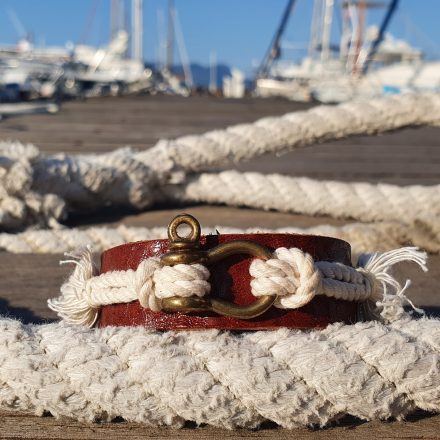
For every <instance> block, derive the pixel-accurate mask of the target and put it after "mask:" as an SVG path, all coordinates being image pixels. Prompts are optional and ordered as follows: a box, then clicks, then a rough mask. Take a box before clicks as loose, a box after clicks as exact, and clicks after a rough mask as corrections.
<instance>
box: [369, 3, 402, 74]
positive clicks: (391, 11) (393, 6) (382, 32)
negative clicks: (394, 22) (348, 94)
mask: <svg viewBox="0 0 440 440" xmlns="http://www.w3.org/2000/svg"><path fill="white" fill-rule="evenodd" d="M398 4H399V0H392V1H391V3H390V6H389V7H388V11H387V13H386V15H385V17H384V19H383V22H382V24H381V26H380V28H379V33H378V34H377V38H376V39H375V40H374V41H373V43H372V45H371V47H370V50H369V51H368V53H367V55H366V58H365V63H364V65H363V67H362V73H363V74H365V73H367V71H368V68H369V67H370V63H371V61H372V59H373V58H374V55H376V52H377V49H378V48H379V45H380V43H382V40H383V38H384V36H385V31H386V30H387V28H388V25H389V24H390V21H391V18H392V17H393V15H394V13H395V12H396V9H397V5H398Z"/></svg>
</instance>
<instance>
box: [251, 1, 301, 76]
mask: <svg viewBox="0 0 440 440" xmlns="http://www.w3.org/2000/svg"><path fill="white" fill-rule="evenodd" d="M295 1H296V0H289V1H288V3H287V6H286V9H285V10H284V13H283V17H282V19H281V23H280V25H279V26H278V29H277V31H276V32H275V35H274V37H273V38H272V41H271V43H270V46H269V49H268V50H267V52H266V54H265V56H264V58H263V61H262V62H261V64H260V67H259V68H258V71H257V75H256V76H257V78H262V77H265V76H267V74H268V73H269V69H270V67H271V65H272V63H273V61H274V60H276V59H277V58H278V57H279V55H280V40H281V37H282V36H283V33H284V31H285V29H286V26H287V22H288V20H289V17H290V15H291V14H292V11H293V7H294V6H295Z"/></svg>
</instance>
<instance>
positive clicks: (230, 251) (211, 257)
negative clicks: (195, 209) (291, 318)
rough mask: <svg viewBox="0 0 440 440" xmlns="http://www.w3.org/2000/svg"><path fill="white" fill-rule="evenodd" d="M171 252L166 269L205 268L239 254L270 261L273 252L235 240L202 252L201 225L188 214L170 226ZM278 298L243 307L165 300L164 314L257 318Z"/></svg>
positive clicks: (200, 300) (165, 261)
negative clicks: (185, 228)
mask: <svg viewBox="0 0 440 440" xmlns="http://www.w3.org/2000/svg"><path fill="white" fill-rule="evenodd" d="M181 225H187V226H189V228H190V233H189V234H188V235H187V236H185V237H182V236H180V235H179V234H178V231H177V228H178V227H179V226H181ZM168 240H169V252H167V253H166V254H164V255H163V256H162V257H161V262H162V264H164V265H167V266H174V265H176V264H194V263H200V264H203V265H206V266H210V265H213V264H215V263H216V262H218V261H220V260H223V259H225V258H228V257H230V256H232V255H237V254H248V255H253V256H254V257H258V258H262V259H264V260H268V259H269V258H272V252H271V251H270V250H269V249H268V248H267V247H265V246H261V245H259V244H258V243H255V242H253V241H249V240H236V241H231V242H229V243H224V244H220V245H218V246H216V247H214V248H212V249H209V250H206V251H204V250H201V249H200V223H199V222H198V221H197V219H196V218H194V217H193V216H191V215H189V214H181V215H178V216H176V217H174V219H173V220H171V222H170V224H169V225H168ZM275 299H276V295H266V296H261V297H259V298H257V299H256V300H255V301H254V302H253V303H252V304H249V305H246V306H241V305H238V304H234V303H232V302H230V301H225V300H222V299H220V298H215V297H212V296H205V297H203V298H200V297H197V296H195V295H194V296H191V297H186V298H182V297H178V296H174V297H171V298H164V299H162V310H163V311H164V312H168V313H176V312H180V313H184V314H188V313H197V312H215V313H217V314H219V315H223V316H230V317H233V318H238V319H251V318H255V317H257V316H259V315H261V314H263V313H264V312H266V311H267V310H268V309H269V308H270V307H271V306H272V305H273V303H274V302H275Z"/></svg>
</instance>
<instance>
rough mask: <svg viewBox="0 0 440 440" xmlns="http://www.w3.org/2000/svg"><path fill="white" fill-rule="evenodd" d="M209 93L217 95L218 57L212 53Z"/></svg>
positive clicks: (210, 58)
mask: <svg viewBox="0 0 440 440" xmlns="http://www.w3.org/2000/svg"><path fill="white" fill-rule="evenodd" d="M209 92H210V93H212V94H215V93H217V55H216V53H215V51H211V53H210V56H209Z"/></svg>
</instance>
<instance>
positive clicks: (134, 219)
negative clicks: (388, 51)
mask: <svg viewBox="0 0 440 440" xmlns="http://www.w3.org/2000/svg"><path fill="white" fill-rule="evenodd" d="M304 108H307V106H305V105H299V104H295V103H291V102H288V101H282V100H268V101H263V100H239V101H232V100H218V99H214V98H202V97H201V98H194V99H189V100H188V99H186V100H185V99H180V98H173V97H135V98H127V97H126V98H114V99H101V100H99V99H97V100H90V101H87V102H72V103H68V104H66V105H65V106H64V108H63V109H62V111H61V112H60V113H59V114H57V115H32V116H25V117H21V118H13V119H9V120H5V121H2V122H1V123H0V139H17V140H21V141H23V142H33V143H35V144H36V145H37V146H39V147H40V148H41V149H42V150H43V151H46V152H52V153H53V152H61V151H65V152H102V151H109V150H111V149H114V148H117V147H119V146H123V145H132V146H134V147H136V148H144V147H149V146H151V145H154V143H155V142H156V141H157V140H158V139H159V138H163V137H169V138H170V137H176V136H180V135H183V134H191V133H201V132H204V131H206V130H210V129H214V128H222V127H225V126H227V125H231V124H236V123H239V122H248V121H253V120H255V119H257V118H259V117H263V116H268V115H276V114H282V113H285V112H288V111H295V110H298V109H304ZM439 135H440V129H436V128H423V129H405V130H401V131H397V132H395V133H390V134H385V135H382V136H379V137H356V138H352V139H348V140H344V141H338V142H332V143H327V144H322V145H315V146H311V147H308V148H305V149H303V150H300V151H296V152H294V153H289V154H287V155H285V156H283V157H281V158H274V157H271V156H268V157H263V158H258V159H255V160H252V161H250V162H248V163H246V164H242V165H239V166H238V167H237V168H239V169H243V170H244V169H246V170H259V171H260V170H261V171H265V172H282V173H285V174H292V175H305V176H311V177H318V178H334V179H338V180H342V179H344V180H368V181H386V182H392V183H399V184H434V183H439V182H440V136H439ZM183 210H185V211H187V212H190V213H192V214H194V215H195V216H196V217H197V218H198V219H199V220H200V222H201V223H202V225H206V226H213V225H217V224H223V225H230V226H238V227H251V226H262V227H282V226H288V225H291V226H308V225H313V224H321V223H332V224H341V223H342V222H341V221H340V220H333V219H328V218H311V217H307V216H299V215H290V214H283V213H276V212H263V211H255V210H249V209H238V208H228V207H207V206H185V207H179V208H177V207H158V208H155V209H154V210H152V211H150V212H147V213H142V214H139V213H128V212H126V211H125V212H123V211H120V210H107V211H106V212H105V213H103V214H102V215H94V216H93V217H89V216H82V217H75V218H72V219H71V220H70V222H69V224H70V225H71V226H75V225H80V226H86V225H92V224H102V223H106V224H109V223H110V224H119V223H122V222H123V223H125V224H127V225H137V226H164V225H166V223H167V222H168V221H169V219H170V218H172V217H173V216H174V215H175V214H176V213H178V212H182V211H183ZM60 258H62V256H61V255H10V254H6V253H0V278H1V280H2V281H1V283H0V315H9V316H12V317H16V318H19V319H22V320H23V321H25V322H29V323H41V322H46V321H48V320H52V319H54V318H55V316H54V314H53V313H52V312H50V311H49V310H48V309H47V308H46V299H47V298H50V297H52V296H54V295H57V293H58V288H59V285H60V283H61V282H62V281H63V279H64V278H65V277H66V276H67V274H68V273H69V271H70V268H69V267H67V266H59V265H58V261H59V260H60ZM429 267H430V272H429V274H428V275H425V274H422V273H421V272H420V271H418V270H417V269H416V268H414V267H413V266H408V265H407V266H403V267H400V268H399V271H400V273H401V275H402V276H403V275H404V276H406V277H408V278H411V279H412V280H413V287H412V289H411V295H410V296H411V298H412V299H413V300H414V301H415V302H416V303H417V304H418V305H422V306H427V308H428V309H429V312H430V313H434V314H436V315H440V313H439V312H440V294H439V293H440V292H439V288H438V286H439V285H440V256H431V258H430V263H429ZM0 427H1V429H0V438H1V439H20V438H29V439H42V438H51V439H102V438H105V439H109V440H110V439H138V438H139V439H140V438H157V439H160V438H182V439H188V438H197V439H205V438H210V439H211V438H213V439H217V438H218V439H219V438H225V439H227V438H267V439H276V438H297V439H315V438H316V439H320V438H322V439H330V438H331V439H336V438H337V439H345V438H350V439H355V438H356V439H357V438H408V439H409V438H410V439H413V438H438V437H440V416H429V415H426V414H421V415H419V416H418V417H415V418H413V419H411V420H410V421H407V422H391V423H379V422H374V423H361V424H359V423H357V422H355V421H353V420H351V421H347V422H346V423H344V425H343V426H339V427H331V428H328V429H325V430H318V431H310V430H306V429H300V430H295V431H292V432H289V431H286V430H282V429H273V428H272V429H262V430H258V431H246V430H239V431H236V432H230V431H224V430H219V429H212V428H202V429H189V428H188V429H183V430H179V431H175V430H170V429H166V428H161V429H152V428H145V427H142V426H139V425H136V424H131V423H113V424H108V425H97V424H92V425H89V424H82V423H77V422H74V421H72V420H56V419H54V418H52V417H43V418H38V417H34V416H29V415H25V414H15V413H7V412H0Z"/></svg>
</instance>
